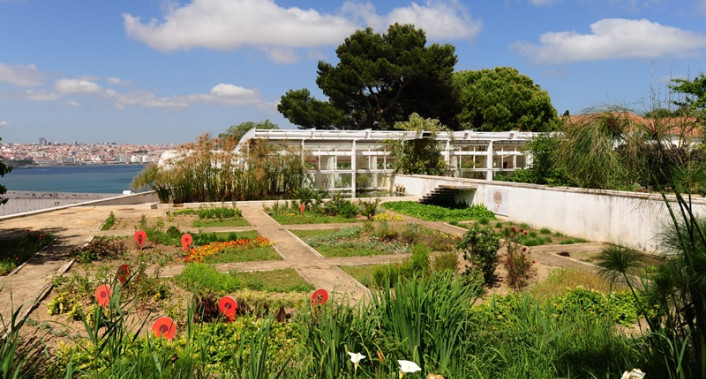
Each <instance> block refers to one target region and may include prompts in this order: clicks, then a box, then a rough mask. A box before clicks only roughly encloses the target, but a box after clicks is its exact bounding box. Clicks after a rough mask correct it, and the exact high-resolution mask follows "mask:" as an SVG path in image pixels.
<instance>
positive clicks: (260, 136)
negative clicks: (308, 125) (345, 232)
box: [236, 129, 535, 193]
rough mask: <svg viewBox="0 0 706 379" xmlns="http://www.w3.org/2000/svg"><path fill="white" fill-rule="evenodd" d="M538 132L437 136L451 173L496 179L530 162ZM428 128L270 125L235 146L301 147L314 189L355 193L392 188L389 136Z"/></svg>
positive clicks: (395, 137)
mask: <svg viewBox="0 0 706 379" xmlns="http://www.w3.org/2000/svg"><path fill="white" fill-rule="evenodd" d="M534 135H535V133H529V132H515V131H511V132H473V131H459V132H441V133H438V134H437V136H436V140H437V141H439V144H441V145H442V146H441V147H442V155H443V157H444V160H445V161H446V163H447V165H448V167H449V172H450V175H452V176H455V177H463V178H477V179H487V180H492V179H493V175H494V173H496V172H502V171H514V170H515V169H518V168H523V167H525V166H526V165H528V164H529V163H530V160H529V159H527V158H526V157H525V155H524V153H523V152H522V151H520V148H521V147H522V146H523V145H524V144H525V143H526V142H527V141H528V140H529V139H530V138H532V137H533V136H534ZM430 136H431V133H429V132H421V133H418V132H408V131H383V130H316V129H307V130H272V129H251V130H250V131H248V132H247V133H246V134H245V135H243V137H242V138H241V139H240V143H239V144H238V146H237V147H236V151H243V150H244V149H247V146H248V144H249V142H250V141H252V140H262V141H267V143H268V144H270V145H273V146H278V147H281V149H282V151H284V150H289V151H298V152H299V153H300V154H301V156H302V160H303V161H304V164H305V168H306V169H307V170H308V173H309V179H310V180H311V182H312V183H313V185H314V187H316V188H326V189H327V190H329V191H344V192H352V193H355V192H356V191H357V190H390V185H391V182H392V180H391V179H392V175H393V173H394V158H393V157H392V156H391V155H390V151H389V150H390V147H389V146H388V144H387V143H386V141H389V140H414V139H419V138H430Z"/></svg>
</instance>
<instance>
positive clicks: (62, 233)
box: [0, 204, 150, 330]
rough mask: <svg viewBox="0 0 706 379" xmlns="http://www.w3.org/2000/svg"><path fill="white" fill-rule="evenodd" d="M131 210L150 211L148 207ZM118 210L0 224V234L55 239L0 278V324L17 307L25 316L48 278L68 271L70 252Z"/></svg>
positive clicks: (76, 211)
mask: <svg viewBox="0 0 706 379" xmlns="http://www.w3.org/2000/svg"><path fill="white" fill-rule="evenodd" d="M132 207H133V208H144V209H145V210H149V209H150V205H149V204H145V205H140V206H132ZM120 208H125V207H71V208H66V209H61V210H54V211H49V212H42V213H37V214H32V215H27V216H24V217H13V218H5V219H3V220H2V221H0V234H2V235H11V234H12V233H16V232H21V231H25V230H31V231H36V232H45V233H51V234H53V235H54V237H55V238H56V242H55V243H54V244H53V245H52V246H50V247H48V248H46V249H44V250H42V251H41V252H39V253H37V254H35V255H34V256H33V257H32V258H30V259H29V260H28V261H27V262H25V263H24V264H22V265H20V266H19V267H17V268H16V269H15V270H14V271H13V272H12V273H10V274H8V275H7V276H4V277H0V288H2V291H0V316H1V317H2V320H3V322H4V323H5V324H9V322H10V319H11V313H12V312H13V311H14V310H17V309H20V307H21V312H20V315H24V314H27V313H29V312H30V311H31V310H32V307H33V305H34V304H35V303H36V302H38V301H41V299H42V298H43V297H44V296H45V295H46V294H47V293H48V292H49V290H51V282H52V278H53V277H54V276H55V275H60V274H62V273H64V272H66V271H67V270H68V269H69V268H70V266H71V260H70V259H69V253H70V252H71V250H72V249H73V248H74V247H76V246H78V245H81V244H83V243H84V242H86V241H87V240H88V239H89V238H92V236H93V235H94V234H95V232H96V231H97V230H98V229H99V228H100V227H101V225H102V224H103V222H104V221H105V219H106V217H107V216H108V214H109V213H110V211H111V210H113V211H115V212H116V214H117V212H118V210H119V209H120ZM0 248H1V247H0ZM2 329H3V327H2V325H0V330H2Z"/></svg>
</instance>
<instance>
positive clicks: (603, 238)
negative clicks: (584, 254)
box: [394, 175, 706, 253]
mask: <svg viewBox="0 0 706 379" xmlns="http://www.w3.org/2000/svg"><path fill="white" fill-rule="evenodd" d="M394 184H395V186H403V187H404V188H405V190H406V192H407V193H409V194H413V195H416V196H418V197H420V198H421V197H423V196H424V195H425V194H427V193H429V192H431V191H433V190H434V189H435V188H436V187H438V186H439V185H442V184H444V185H464V186H472V187H475V188H476V189H475V190H474V191H464V192H462V194H461V196H460V197H459V198H458V199H457V200H464V201H466V202H467V203H468V204H482V205H485V206H486V207H487V208H488V209H491V210H493V211H495V212H496V214H499V215H502V216H506V217H508V218H509V219H510V220H512V221H514V222H519V223H527V224H529V225H530V226H532V227H533V228H537V229H540V228H549V229H551V230H552V231H554V232H560V233H563V234H565V235H569V236H573V237H581V238H585V239H588V240H592V241H600V242H607V243H617V244H621V245H625V246H630V247H634V248H637V249H640V250H643V251H646V252H651V253H663V252H664V249H662V248H661V247H660V241H659V236H660V233H662V231H663V230H665V228H666V227H668V226H670V225H671V223H672V221H671V217H670V215H669V211H668V209H667V207H666V204H665V202H664V200H663V198H662V196H661V195H660V194H653V193H638V192H628V191H612V190H600V191H598V190H590V189H584V188H572V187H548V186H542V185H536V184H526V183H510V182H499V181H485V180H477V179H464V178H451V177H448V178H447V177H439V176H426V175H397V176H395V183H394ZM498 199H500V202H499V203H498ZM667 200H669V201H670V204H672V205H676V204H675V203H673V201H675V198H674V197H673V196H668V197H667ZM692 204H693V211H694V213H695V214H696V215H699V216H705V215H706V199H704V198H703V197H700V196H696V197H694V198H693V201H692Z"/></svg>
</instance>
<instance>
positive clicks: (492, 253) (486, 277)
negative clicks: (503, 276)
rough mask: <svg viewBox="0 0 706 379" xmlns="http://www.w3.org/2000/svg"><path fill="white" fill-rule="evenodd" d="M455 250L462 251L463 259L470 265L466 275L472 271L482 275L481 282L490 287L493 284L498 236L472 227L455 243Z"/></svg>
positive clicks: (483, 229)
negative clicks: (477, 271)
mask: <svg viewBox="0 0 706 379" xmlns="http://www.w3.org/2000/svg"><path fill="white" fill-rule="evenodd" d="M456 248H457V249H459V250H461V251H463V257H464V258H465V259H466V261H468V262H470V263H471V267H469V268H467V270H466V273H467V274H470V275H472V274H473V271H474V270H479V271H480V272H481V273H482V276H483V281H484V282H485V284H486V285H488V286H490V285H492V284H493V283H494V282H495V279H496V276H495V268H496V267H497V265H498V249H500V235H499V234H497V233H496V232H494V231H493V230H492V229H490V228H479V227H477V226H473V227H472V228H471V229H469V230H468V231H467V232H466V233H465V234H464V235H463V236H462V237H461V239H460V240H459V241H458V242H457V244H456Z"/></svg>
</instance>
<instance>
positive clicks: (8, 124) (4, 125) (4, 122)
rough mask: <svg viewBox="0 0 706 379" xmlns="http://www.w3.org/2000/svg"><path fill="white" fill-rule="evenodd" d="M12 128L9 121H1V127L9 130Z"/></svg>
mask: <svg viewBox="0 0 706 379" xmlns="http://www.w3.org/2000/svg"><path fill="white" fill-rule="evenodd" d="M8 126H10V123H9V122H7V121H0V127H3V128H7V127H8Z"/></svg>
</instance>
